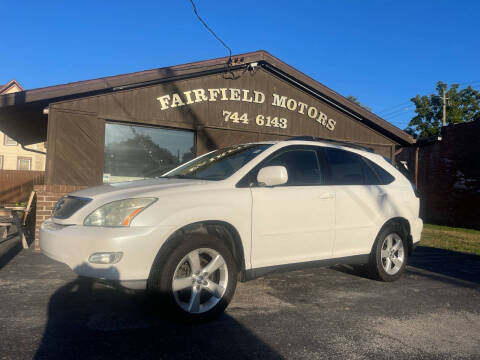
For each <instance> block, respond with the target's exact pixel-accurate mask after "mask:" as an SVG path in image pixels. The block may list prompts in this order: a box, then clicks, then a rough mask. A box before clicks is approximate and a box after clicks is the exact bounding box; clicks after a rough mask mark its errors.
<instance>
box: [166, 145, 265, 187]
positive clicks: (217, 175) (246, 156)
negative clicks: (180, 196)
mask: <svg viewBox="0 0 480 360" xmlns="http://www.w3.org/2000/svg"><path fill="white" fill-rule="evenodd" d="M270 146H271V144H244V145H235V146H230V147H227V148H224V149H220V150H216V151H214V152H211V153H209V154H206V155H203V156H200V157H198V158H196V159H195V160H193V161H191V162H189V163H186V164H185V165H182V166H179V167H178V168H176V169H173V170H172V171H170V172H168V173H166V174H165V175H163V176H162V177H166V178H182V179H202V180H223V179H226V178H227V177H229V176H230V175H232V174H233V173H235V172H236V171H237V170H238V169H240V168H241V167H242V166H244V165H245V164H246V163H248V162H249V161H250V160H252V159H253V158H254V157H256V156H258V155H259V154H261V153H262V152H263V151H264V150H265V149H267V148H269V147H270Z"/></svg>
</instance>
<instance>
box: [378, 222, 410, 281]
mask: <svg viewBox="0 0 480 360" xmlns="http://www.w3.org/2000/svg"><path fill="white" fill-rule="evenodd" d="M407 257H408V250H407V242H406V239H405V237H404V235H403V231H402V229H401V228H400V227H399V226H395V225H388V226H386V227H385V228H384V229H382V231H381V232H380V234H379V235H378V237H377V240H376V241H375V244H374V246H373V249H372V253H371V255H370V263H369V268H370V272H371V273H372V275H373V276H374V277H376V278H377V279H379V280H382V281H395V280H397V279H398V278H399V277H400V276H401V275H402V273H403V272H404V271H405V267H406V265H407Z"/></svg>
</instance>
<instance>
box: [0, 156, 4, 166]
mask: <svg viewBox="0 0 480 360" xmlns="http://www.w3.org/2000/svg"><path fill="white" fill-rule="evenodd" d="M0 170H3V155H0Z"/></svg>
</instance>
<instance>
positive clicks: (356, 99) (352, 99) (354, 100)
mask: <svg viewBox="0 0 480 360" xmlns="http://www.w3.org/2000/svg"><path fill="white" fill-rule="evenodd" d="M345 98H346V99H347V100H350V101H351V102H353V103H355V104H357V105H360V106H361V107H363V108H364V109H367V110H368V111H372V109H371V108H369V107H368V106H365V105H362V104H361V103H360V101H359V100H358V98H357V97H356V96H352V95H348V96H346V97H345Z"/></svg>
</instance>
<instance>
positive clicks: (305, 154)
mask: <svg viewBox="0 0 480 360" xmlns="http://www.w3.org/2000/svg"><path fill="white" fill-rule="evenodd" d="M276 165H280V166H285V168H286V169H287V173H288V182H287V183H286V184H285V185H287V186H288V185H290V186H294V185H296V186H302V185H319V184H322V183H323V181H322V176H321V173H320V165H319V161H318V156H317V152H316V150H314V149H312V150H308V149H298V150H287V151H281V152H280V153H279V154H278V155H274V157H273V158H271V159H269V160H267V161H266V162H265V163H264V164H262V167H265V166H276Z"/></svg>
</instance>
